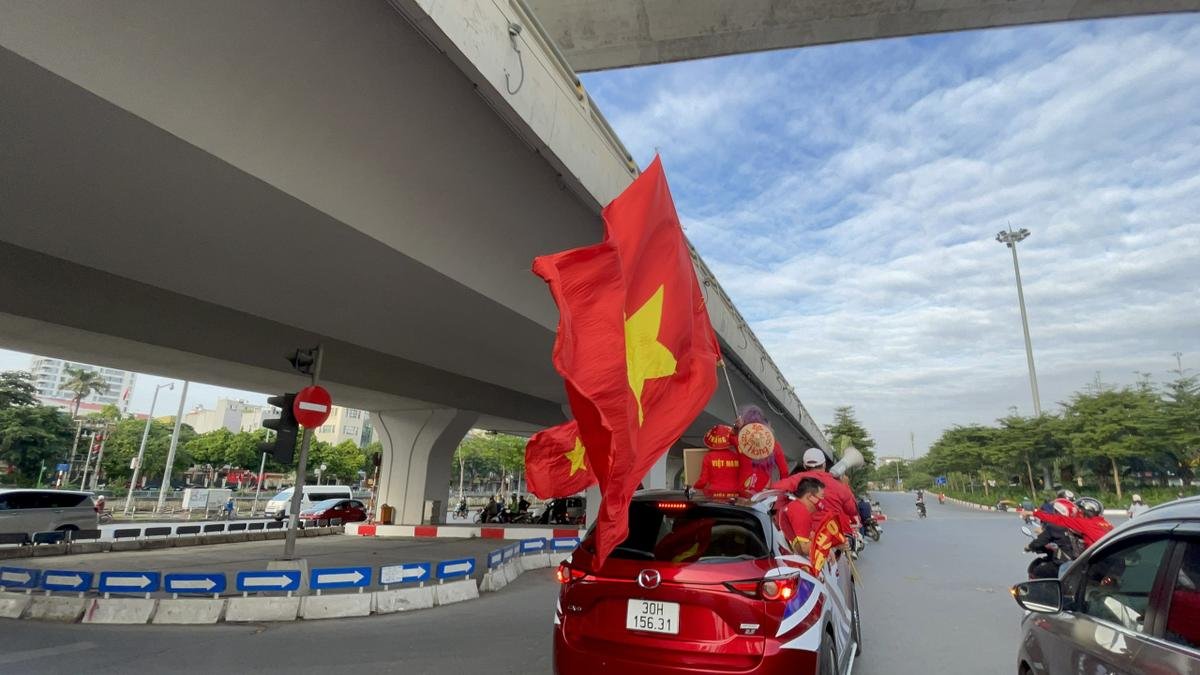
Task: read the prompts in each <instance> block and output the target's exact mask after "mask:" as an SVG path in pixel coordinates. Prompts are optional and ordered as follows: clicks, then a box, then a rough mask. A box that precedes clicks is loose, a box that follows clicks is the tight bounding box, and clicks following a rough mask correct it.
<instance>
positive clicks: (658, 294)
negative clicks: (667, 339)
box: [625, 286, 676, 426]
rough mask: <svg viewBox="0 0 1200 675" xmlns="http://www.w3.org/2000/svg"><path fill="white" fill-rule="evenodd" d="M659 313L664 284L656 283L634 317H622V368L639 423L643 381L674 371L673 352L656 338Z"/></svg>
mask: <svg viewBox="0 0 1200 675" xmlns="http://www.w3.org/2000/svg"><path fill="white" fill-rule="evenodd" d="M662 313H663V287H662V286H659V287H658V290H657V291H654V295H652V296H650V299H649V300H647V301H646V303H645V304H644V305H642V306H641V307H639V308H638V310H637V311H636V312H634V313H633V316H629V317H626V318H625V368H626V371H627V372H628V374H629V388H630V389H632V390H633V394H634V396H635V397H636V398H637V404H638V425H639V426H640V425H641V424H642V422H644V421H645V418H646V413H645V412H644V411H643V410H642V390H643V389H645V387H646V380H653V379H655V378H659V377H667V376H668V375H674V374H675V368H676V362H675V355H674V354H672V353H671V350H670V349H667V346H666V345H664V344H663V343H661V342H659V341H658V329H659V327H660V325H661V324H662Z"/></svg>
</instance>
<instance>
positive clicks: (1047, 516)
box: [1038, 497, 1113, 547]
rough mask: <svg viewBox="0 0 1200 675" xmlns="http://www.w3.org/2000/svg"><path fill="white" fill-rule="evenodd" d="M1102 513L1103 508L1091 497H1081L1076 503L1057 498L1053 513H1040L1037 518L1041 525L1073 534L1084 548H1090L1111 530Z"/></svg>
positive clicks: (1111, 526)
mask: <svg viewBox="0 0 1200 675" xmlns="http://www.w3.org/2000/svg"><path fill="white" fill-rule="evenodd" d="M1103 513H1104V506H1103V505H1102V504H1101V503H1100V501H1099V500H1098V499H1095V498H1093V497H1083V498H1081V499H1079V500H1078V501H1077V502H1071V501H1070V500H1069V499H1066V498H1059V499H1055V500H1054V513H1041V514H1038V517H1039V518H1040V519H1041V520H1042V522H1043V523H1051V524H1054V525H1058V526H1060V527H1065V528H1067V529H1068V530H1071V531H1072V532H1075V533H1076V534H1078V535H1079V536H1081V537H1082V538H1083V545H1084V547H1090V546H1091V545H1092V544H1094V543H1096V542H1097V541H1099V540H1100V538H1101V537H1103V536H1104V535H1106V534H1108V532H1109V531H1110V530H1112V529H1113V525H1112V523H1110V522H1108V520H1107V519H1106V518H1105V517H1104V516H1103V515H1102V514H1103Z"/></svg>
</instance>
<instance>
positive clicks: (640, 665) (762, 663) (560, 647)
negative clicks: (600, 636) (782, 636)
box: [554, 627, 817, 675]
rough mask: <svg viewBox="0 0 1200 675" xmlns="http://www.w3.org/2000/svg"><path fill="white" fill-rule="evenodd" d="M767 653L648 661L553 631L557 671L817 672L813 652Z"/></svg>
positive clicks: (637, 674) (607, 674)
mask: <svg viewBox="0 0 1200 675" xmlns="http://www.w3.org/2000/svg"><path fill="white" fill-rule="evenodd" d="M617 651H618V652H619V650H617ZM767 653H768V655H767V656H765V657H763V658H761V659H759V661H758V663H757V664H755V665H750V666H747V667H741V666H735V667H730V666H726V665H718V664H704V663H700V662H695V663H691V664H684V663H680V664H677V665H676V664H668V663H662V662H657V663H647V662H646V661H643V660H633V659H626V658H622V655H621V654H620V653H613V652H606V653H603V654H601V653H597V652H595V651H591V650H581V649H576V648H574V647H572V646H570V645H569V644H568V643H567V641H566V640H565V639H564V638H563V634H562V630H561V628H560V627H556V628H555V631H554V672H555V673H557V674H558V675H592V674H593V673H594V674H596V675H611V674H612V673H619V674H620V675H729V674H736V675H814V674H815V673H816V672H817V655H816V654H815V653H814V652H809V651H804V650H796V649H777V648H774V649H773V648H772V647H771V646H768V649H767ZM696 656H697V657H698V656H699V655H696Z"/></svg>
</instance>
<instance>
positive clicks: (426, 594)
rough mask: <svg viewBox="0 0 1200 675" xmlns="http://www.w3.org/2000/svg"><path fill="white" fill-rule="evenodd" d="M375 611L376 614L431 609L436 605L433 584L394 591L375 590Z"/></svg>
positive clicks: (373, 594)
mask: <svg viewBox="0 0 1200 675" xmlns="http://www.w3.org/2000/svg"><path fill="white" fill-rule="evenodd" d="M371 595H372V596H373V598H374V601H375V604H374V607H373V609H374V611H375V613H376V614H393V613H395V612H407V611H410V610H414V609H429V608H431V607H433V605H434V597H433V595H434V592H433V587H432V586H422V587H420V588H398V589H396V590H394V591H375V592H374V593H372V594H371Z"/></svg>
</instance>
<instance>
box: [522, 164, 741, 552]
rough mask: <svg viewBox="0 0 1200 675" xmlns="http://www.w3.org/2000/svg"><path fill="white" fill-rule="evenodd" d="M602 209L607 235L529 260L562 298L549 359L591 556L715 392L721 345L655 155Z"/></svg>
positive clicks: (604, 546) (623, 525)
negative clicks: (594, 499) (587, 521)
mask: <svg viewBox="0 0 1200 675" xmlns="http://www.w3.org/2000/svg"><path fill="white" fill-rule="evenodd" d="M602 215H603V217H604V225H605V237H604V241H603V242H601V243H600V244H596V245H593V246H586V247H583V248H577V249H572V250H569V251H563V252H561V253H556V254H553V255H548V256H542V257H539V258H537V259H535V260H534V263H533V270H534V272H536V273H537V274H538V275H539V276H541V277H542V278H543V279H545V280H546V282H547V283H548V284H549V285H550V292H551V294H552V295H553V296H554V300H555V302H556V303H557V304H558V310H559V324H558V337H557V340H556V341H555V344H554V365H555V368H556V369H557V370H558V372H559V374H561V375H562V376H563V379H564V380H566V389H567V398H568V400H569V402H570V405H571V412H572V413H573V415H574V417H575V422H576V424H577V425H578V428H579V437H580V439H581V441H582V444H583V446H584V448H585V453H586V456H587V461H588V464H589V465H590V468H591V470H592V472H593V473H595V475H596V478H597V480H598V481H599V483H600V490H601V495H602V501H601V505H600V515H599V518H598V520H597V523H596V549H597V550H596V555H595V560H596V565H597V567H599V566H600V565H603V563H604V560H605V559H606V558H607V557H608V554H609V553H610V552H611V551H612V549H613V548H614V547H615V546H617V545H618V544H619V543H620V542H621V541H623V540H624V539H625V537H626V536H627V534H628V529H629V527H628V523H627V522H626V517H627V512H628V509H629V501H630V499H631V498H632V496H633V492H634V491H635V490H636V488H637V485H638V483H639V482H640V481H641V480H642V478H644V477H645V475H646V473H647V472H648V471H649V470H650V467H651V466H653V465H654V463H655V462H656V461H658V459H659V457H661V456H662V455H663V453H665V452H666V451H667V450H668V449H669V448H670V446H671V445H672V444H673V443H675V441H676V440H678V439H679V436H680V435H681V434H682V433H683V431H684V430H685V429H686V428H687V427H688V425H689V424H691V422H692V421H693V420H694V419H695V418H696V416H697V415H698V414H699V413H700V411H701V410H702V409H703V408H704V406H705V405H706V404H707V403H708V400H709V398H711V396H712V394H713V392H714V391H715V389H716V386H717V375H716V364H717V360H718V358H719V353H720V352H719V348H718V345H717V338H716V334H715V333H713V329H712V325H711V324H710V323H709V320H708V312H707V310H706V309H705V307H704V296H703V294H702V293H701V291H700V285H699V284H698V283H697V281H696V274H695V270H694V268H693V267H692V257H691V252H690V249H689V248H688V246H687V242H686V241H685V240H684V237H683V230H682V228H681V227H680V226H679V216H678V215H677V214H676V212H675V204H674V202H673V201H672V200H671V191H670V189H669V188H668V187H667V180H666V176H665V175H664V174H663V169H662V162H661V160H660V159H659V158H657V157H655V159H654V161H653V162H652V163H651V164H650V166H649V167H648V168H647V169H646V171H645V172H644V173H643V174H642V175H641V176H639V177H638V178H637V179H636V180H635V181H634V182H633V183H632V184H631V185H630V186H629V187H628V188H626V190H625V191H624V192H623V193H621V195H620V196H619V197H617V198H616V199H615V200H613V202H612V203H611V204H609V205H608V206H607V207H605V209H604V211H603V214H602Z"/></svg>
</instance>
